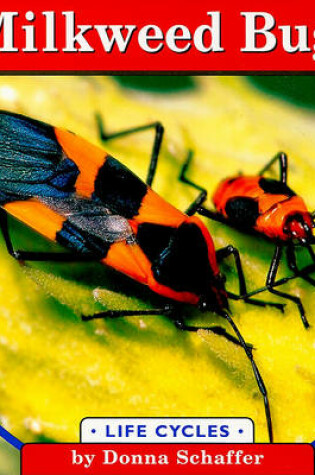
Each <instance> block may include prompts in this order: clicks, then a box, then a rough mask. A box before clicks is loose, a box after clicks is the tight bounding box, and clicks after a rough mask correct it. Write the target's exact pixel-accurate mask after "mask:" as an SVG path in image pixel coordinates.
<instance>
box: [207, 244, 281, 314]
mask: <svg viewBox="0 0 315 475" xmlns="http://www.w3.org/2000/svg"><path fill="white" fill-rule="evenodd" d="M230 255H233V257H234V262H235V266H236V270H237V275H238V281H239V295H236V294H234V293H232V292H228V297H230V298H232V299H234V300H244V301H245V302H247V303H249V304H252V305H258V306H260V307H265V306H266V305H269V306H270V307H275V308H278V309H279V310H281V311H282V312H283V310H284V306H283V305H282V304H278V303H274V302H265V301H263V300H256V299H252V298H250V296H249V295H248V293H247V288H246V281H245V277H244V271H243V267H242V262H241V256H240V253H239V251H238V249H236V248H235V247H233V246H227V247H223V248H222V249H218V250H217V251H216V256H217V259H218V262H221V261H222V260H224V259H226V258H227V257H229V256H230ZM266 290H267V289H266Z"/></svg>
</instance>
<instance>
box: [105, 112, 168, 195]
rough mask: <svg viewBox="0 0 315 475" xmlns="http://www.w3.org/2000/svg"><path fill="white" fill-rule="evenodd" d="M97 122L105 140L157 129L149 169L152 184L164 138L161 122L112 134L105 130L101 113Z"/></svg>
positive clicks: (149, 183)
mask: <svg viewBox="0 0 315 475" xmlns="http://www.w3.org/2000/svg"><path fill="white" fill-rule="evenodd" d="M96 122H97V127H98V130H99V136H100V138H101V140H102V141H103V142H106V141H107V140H111V139H116V138H119V137H124V136H125V135H130V134H135V133H137V132H144V131H146V130H149V129H155V137H154V142H153V148H152V153H151V160H150V165H149V169H148V174H147V179H146V183H147V185H149V186H151V185H152V182H153V178H154V175H155V172H156V167H157V163H158V158H159V153H160V149H161V144H162V140H163V134H164V127H163V125H162V124H161V123H160V122H152V123H150V124H146V125H141V126H139V127H132V128H130V129H126V130H121V131H119V132H115V133H112V134H108V133H107V132H105V128H104V123H103V120H102V117H101V116H100V114H96Z"/></svg>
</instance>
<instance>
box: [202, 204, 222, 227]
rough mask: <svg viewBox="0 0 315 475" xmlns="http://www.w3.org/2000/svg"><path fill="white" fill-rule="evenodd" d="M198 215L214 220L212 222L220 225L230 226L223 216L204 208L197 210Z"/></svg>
mask: <svg viewBox="0 0 315 475" xmlns="http://www.w3.org/2000/svg"><path fill="white" fill-rule="evenodd" d="M197 212H198V214H200V215H201V216H205V217H206V218H209V219H212V221H217V222H218V223H223V224H228V223H227V220H226V219H225V218H224V216H222V214H220V213H217V212H216V211H212V210H210V209H208V208H205V207H204V206H199V208H198V210H197Z"/></svg>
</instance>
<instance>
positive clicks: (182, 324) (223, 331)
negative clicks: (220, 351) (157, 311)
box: [174, 318, 253, 350]
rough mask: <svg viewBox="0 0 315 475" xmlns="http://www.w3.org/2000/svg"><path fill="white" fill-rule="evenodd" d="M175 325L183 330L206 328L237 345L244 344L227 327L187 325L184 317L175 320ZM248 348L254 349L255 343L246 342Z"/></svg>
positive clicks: (194, 330)
mask: <svg viewBox="0 0 315 475" xmlns="http://www.w3.org/2000/svg"><path fill="white" fill-rule="evenodd" d="M174 325H175V326H176V328H178V329H179V330H183V331H190V332H197V331H198V330H206V331H209V332H211V333H214V334H215V335H219V336H223V337H224V338H225V339H226V340H228V341H230V342H232V343H234V344H235V345H237V346H242V345H241V344H240V342H239V340H238V339H237V338H236V337H235V336H233V335H231V334H230V333H228V332H227V331H226V329H225V328H223V327H220V326H218V325H215V326H212V327H194V326H192V325H186V324H185V322H184V320H183V319H179V318H178V319H176V320H174ZM246 345H247V348H250V349H251V350H252V349H253V345H252V344H251V343H246Z"/></svg>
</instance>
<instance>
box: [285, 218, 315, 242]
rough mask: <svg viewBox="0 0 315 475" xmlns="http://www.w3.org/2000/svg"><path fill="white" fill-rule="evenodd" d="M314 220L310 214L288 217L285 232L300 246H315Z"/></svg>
mask: <svg viewBox="0 0 315 475" xmlns="http://www.w3.org/2000/svg"><path fill="white" fill-rule="evenodd" d="M314 227H315V225H314V218H313V217H312V215H311V214H310V213H296V214H293V215H290V216H288V217H287V219H286V221H285V225H284V228H283V231H284V233H285V234H287V235H288V237H289V238H290V239H292V240H296V241H298V242H299V243H300V244H302V245H305V244H314V242H315V240H314V236H313V231H312V230H313V228H314Z"/></svg>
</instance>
